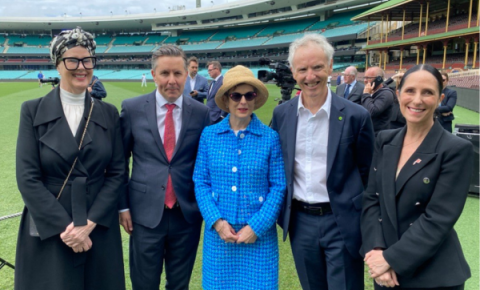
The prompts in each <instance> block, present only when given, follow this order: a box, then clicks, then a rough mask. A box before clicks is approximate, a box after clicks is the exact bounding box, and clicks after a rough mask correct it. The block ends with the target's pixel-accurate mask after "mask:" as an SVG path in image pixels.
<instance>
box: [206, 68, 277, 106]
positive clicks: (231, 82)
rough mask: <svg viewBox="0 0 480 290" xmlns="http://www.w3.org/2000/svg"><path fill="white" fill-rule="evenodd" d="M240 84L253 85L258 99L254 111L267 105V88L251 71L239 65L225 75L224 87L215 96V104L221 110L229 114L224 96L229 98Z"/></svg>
mask: <svg viewBox="0 0 480 290" xmlns="http://www.w3.org/2000/svg"><path fill="white" fill-rule="evenodd" d="M240 84H247V85H251V86H252V87H253V88H254V89H255V92H256V93H257V97H256V98H255V108H254V110H256V109H258V108H260V107H261V106H263V105H264V104H265V102H266V101H267V98H268V90H267V87H265V85H264V84H263V83H262V82H261V81H260V80H258V79H257V78H255V76H254V75H253V72H252V71H251V70H250V69H248V68H246V67H244V66H243V65H237V66H235V67H233V68H231V69H229V70H228V71H227V72H226V73H225V76H224V77H223V85H222V86H221V87H220V89H218V91H217V94H216V95H215V103H216V104H217V106H218V107H219V108H220V109H222V110H223V111H225V112H228V108H227V107H226V104H225V100H224V98H223V96H227V94H228V91H230V89H232V88H234V87H236V86H238V85H240Z"/></svg>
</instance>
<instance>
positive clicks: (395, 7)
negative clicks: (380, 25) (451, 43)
mask: <svg viewBox="0 0 480 290" xmlns="http://www.w3.org/2000/svg"><path fill="white" fill-rule="evenodd" d="M459 1H462V0H459ZM457 2H458V1H457ZM422 3H423V2H420V1H417V0H390V1H388V2H385V3H382V4H380V5H378V6H376V7H373V8H372V9H369V10H367V11H365V12H363V13H361V14H359V15H357V16H355V17H353V18H352V20H353V21H359V20H362V21H368V20H382V16H386V14H388V17H389V20H390V21H402V20H403V10H404V9H405V11H406V13H405V20H408V21H413V20H418V19H419V18H420V4H422ZM423 4H425V3H423ZM429 5H430V11H437V12H440V11H442V10H446V8H447V2H446V1H431V2H430V4H429ZM425 8H426V4H425V5H424V11H425ZM424 13H425V12H424ZM383 20H386V19H383Z"/></svg>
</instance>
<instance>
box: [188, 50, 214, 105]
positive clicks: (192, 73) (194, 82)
mask: <svg viewBox="0 0 480 290" xmlns="http://www.w3.org/2000/svg"><path fill="white" fill-rule="evenodd" d="M197 73H198V59H197V58H196V57H194V56H192V57H190V58H189V59H188V77H187V82H186V83H185V88H184V89H183V95H184V96H191V97H192V98H193V99H195V100H197V101H199V102H200V103H202V104H203V100H205V99H206V98H207V94H208V88H209V86H208V81H207V79H206V78H204V77H202V76H201V75H198V74H197Z"/></svg>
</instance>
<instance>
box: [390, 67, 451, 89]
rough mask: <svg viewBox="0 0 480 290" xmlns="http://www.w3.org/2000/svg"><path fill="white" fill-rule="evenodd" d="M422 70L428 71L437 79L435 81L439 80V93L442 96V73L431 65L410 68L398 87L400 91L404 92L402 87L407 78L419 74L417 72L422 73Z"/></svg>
mask: <svg viewBox="0 0 480 290" xmlns="http://www.w3.org/2000/svg"><path fill="white" fill-rule="evenodd" d="M421 70H424V71H427V72H429V73H430V74H431V75H432V76H434V77H435V79H437V84H438V92H439V96H441V95H442V90H443V79H442V74H440V72H439V71H438V70H437V69H436V68H434V67H433V66H431V65H429V64H417V65H416V66H414V67H412V68H410V69H409V70H408V71H407V72H406V73H405V74H404V75H403V77H402V80H401V81H400V84H399V85H398V90H399V91H401V90H402V87H403V84H404V83H405V80H406V79H407V77H408V76H409V75H410V74H412V73H414V72H417V71H421Z"/></svg>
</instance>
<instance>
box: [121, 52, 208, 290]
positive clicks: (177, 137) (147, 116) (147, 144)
mask: <svg viewBox="0 0 480 290" xmlns="http://www.w3.org/2000/svg"><path fill="white" fill-rule="evenodd" d="M152 65H153V68H152V71H151V72H152V76H153V79H154V80H155V83H156V84H157V85H158V89H157V90H155V91H154V92H152V93H149V94H146V95H142V96H139V97H135V98H132V99H127V100H124V101H123V103H122V113H121V115H120V121H121V127H122V135H123V145H124V150H125V157H126V159H127V170H126V172H129V170H128V164H129V162H128V161H129V159H130V157H133V165H132V173H131V176H130V178H128V177H126V178H127V179H128V187H127V190H126V195H125V196H123V197H121V199H120V205H119V207H120V209H121V210H120V223H121V225H122V226H123V227H124V229H125V231H126V232H127V233H128V234H130V278H131V280H132V286H133V289H134V290H138V289H141V290H154V289H155V290H158V288H159V286H160V275H161V274H162V267H163V263H164V262H165V272H166V279H167V284H166V286H165V289H169V290H171V289H188V284H189V281H190V277H191V273H192V269H193V264H194V262H195V256H196V252H197V246H198V242H199V239H200V229H201V224H202V216H201V214H200V211H199V209H198V205H197V202H196V199H195V193H194V186H193V181H192V176H193V169H194V165H195V159H196V155H197V149H198V142H199V140H200V135H201V133H202V131H203V129H204V128H205V127H206V126H207V125H209V123H210V118H209V113H208V108H207V107H206V106H204V105H202V104H200V103H199V102H197V101H195V100H192V98H190V97H189V96H184V95H182V93H183V87H184V85H185V81H186V79H187V59H186V57H185V53H184V52H183V50H182V49H181V48H179V47H177V46H175V45H164V46H162V47H160V48H159V49H158V50H156V51H155V52H154V53H153V57H152Z"/></svg>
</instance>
